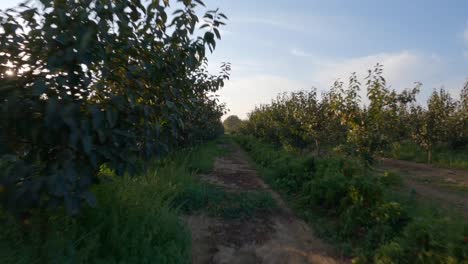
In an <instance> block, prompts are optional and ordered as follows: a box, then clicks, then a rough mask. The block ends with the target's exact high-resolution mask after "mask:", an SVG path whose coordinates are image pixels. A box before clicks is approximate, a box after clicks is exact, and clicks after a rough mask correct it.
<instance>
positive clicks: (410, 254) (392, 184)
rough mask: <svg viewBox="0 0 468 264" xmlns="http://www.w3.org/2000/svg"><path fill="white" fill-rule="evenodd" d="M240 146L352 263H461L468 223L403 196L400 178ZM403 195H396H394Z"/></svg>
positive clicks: (253, 142)
mask: <svg viewBox="0 0 468 264" xmlns="http://www.w3.org/2000/svg"><path fill="white" fill-rule="evenodd" d="M236 141H237V142H238V143H239V144H240V145H241V146H242V147H243V148H244V149H245V150H246V151H247V152H249V154H250V156H251V157H252V159H253V160H254V161H255V163H256V164H257V167H258V168H259V171H260V174H261V175H262V176H263V177H264V178H265V180H266V181H267V182H268V183H269V184H270V186H272V187H273V188H274V189H276V190H277V191H278V192H279V193H280V194H281V195H283V196H284V197H285V200H286V201H287V202H288V203H289V204H290V205H291V207H292V208H293V209H294V210H295V212H296V213H297V214H298V215H299V216H301V217H302V218H304V219H305V220H306V221H308V222H309V223H311V224H312V225H313V226H314V229H315V231H316V232H317V233H318V234H319V235H321V236H322V237H323V238H324V239H326V240H328V241H329V242H331V243H333V244H335V246H336V247H337V248H338V249H340V250H341V251H342V252H343V253H344V254H345V255H351V256H354V262H353V263H382V264H383V263H389V264H390V263H464V262H463V261H465V260H466V259H468V243H467V242H466V239H467V237H468V226H467V225H466V223H465V222H464V220H463V219H462V218H461V216H459V215H457V214H456V213H455V212H451V211H447V210H442V209H439V208H436V207H435V205H434V204H427V205H426V204H424V203H420V202H419V201H417V200H416V199H414V197H412V196H411V195H412V194H411V193H409V194H408V193H404V192H402V187H401V182H402V180H401V176H399V175H397V174H395V173H387V174H385V173H384V174H383V175H376V174H375V172H373V171H370V170H369V169H367V168H366V166H364V164H361V163H360V162H359V161H358V160H355V159H353V158H352V157H339V156H329V157H326V158H316V159H314V158H311V157H307V156H306V157H305V156H300V155H297V154H294V153H289V152H286V151H284V150H281V149H277V148H275V147H273V146H271V145H268V144H265V143H260V142H259V141H258V140H257V139H255V138H252V137H248V136H237V137H236ZM395 190H399V191H395Z"/></svg>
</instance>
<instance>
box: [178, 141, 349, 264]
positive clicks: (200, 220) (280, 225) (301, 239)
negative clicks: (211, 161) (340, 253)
mask: <svg viewBox="0 0 468 264" xmlns="http://www.w3.org/2000/svg"><path fill="white" fill-rule="evenodd" d="M229 147H230V148H232V152H231V153H230V154H228V155H227V156H225V157H220V158H218V159H217V160H216V162H215V166H214V170H213V172H212V173H210V174H209V175H202V176H201V177H202V179H203V180H205V181H208V182H210V183H213V184H217V185H220V186H223V187H225V188H226V189H227V190H228V191H232V192H238V191H255V190H263V191H268V192H270V193H271V194H272V196H273V197H274V199H275V200H276V202H277V203H278V206H279V209H278V210H277V212H275V213H271V214H268V215H265V214H264V215H256V216H252V217H250V218H248V219H222V218H214V217H209V216H206V215H194V216H187V217H186V221H187V223H188V225H189V227H190V229H191V231H192V248H193V253H192V255H193V257H192V261H193V263H195V264H202V263H215V264H224V263H226V264H228V263H229V264H231V263H232V264H234V263H239V264H241V263H242V264H251V263H252V264H253V263H271V264H283V263H284V264H286V263H291V264H296V263H298V264H300V263H317V264H328V263H347V262H348V261H347V260H346V259H345V258H342V257H337V255H336V254H334V252H333V250H332V249H331V247H330V246H328V245H326V244H325V243H324V242H322V241H321V240H319V239H318V238H316V237H315V236H314V233H313V231H312V230H311V229H310V227H309V226H308V225H307V224H306V223H305V222H303V221H302V220H300V219H298V218H296V217H295V216H294V215H293V213H292V212H291V210H290V209H289V208H287V207H286V205H285V203H284V201H283V200H282V199H281V197H280V196H279V195H278V194H277V193H275V192H274V191H272V190H271V189H270V188H269V187H268V186H267V185H266V184H265V183H264V182H263V181H262V180H261V179H260V178H259V177H258V175H257V174H256V171H255V170H254V169H252V167H251V166H250V165H249V162H248V161H247V158H246V156H245V154H244V153H243V152H242V151H241V150H240V148H239V147H237V146H233V145H230V146H229Z"/></svg>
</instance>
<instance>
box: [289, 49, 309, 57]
mask: <svg viewBox="0 0 468 264" xmlns="http://www.w3.org/2000/svg"><path fill="white" fill-rule="evenodd" d="M289 53H290V54H291V55H293V56H296V57H312V54H310V53H307V52H305V51H303V50H300V49H296V48H294V49H291V50H290V51H289Z"/></svg>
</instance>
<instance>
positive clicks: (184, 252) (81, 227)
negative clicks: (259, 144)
mask: <svg viewBox="0 0 468 264" xmlns="http://www.w3.org/2000/svg"><path fill="white" fill-rule="evenodd" d="M107 173H108V174H111V173H110V172H109V171H108V170H107V171H106V174H107ZM192 177H193V176H192V175H191V174H190V172H189V169H188V166H187V165H186V164H184V163H181V162H179V161H174V160H167V161H165V165H163V166H161V163H160V162H156V163H154V164H149V165H148V170H147V171H146V172H145V173H143V174H142V175H139V177H128V176H126V177H113V178H111V179H110V180H109V181H108V182H107V183H106V184H101V185H98V186H95V187H94V188H93V191H94V192H95V193H96V198H97V203H98V205H99V210H96V209H93V208H84V209H83V210H82V212H81V214H80V215H79V216H78V217H74V218H72V217H70V216H67V215H66V214H65V212H64V211H63V210H47V211H40V210H34V211H33V212H32V215H31V216H30V217H28V219H27V220H25V221H24V222H22V223H18V222H17V221H16V219H14V218H13V217H11V216H10V215H9V214H6V213H5V212H4V211H0V221H1V225H2V228H1V231H0V262H1V263H37V262H39V263H70V262H71V263H188V262H189V261H188V260H189V259H190V254H191V252H190V233H189V230H188V229H187V228H186V227H185V226H184V224H183V223H182V222H181V220H180V219H179V218H178V215H177V214H176V211H175V210H174V209H173V208H172V204H173V198H174V197H175V196H177V195H178V194H180V193H182V192H184V191H185V189H186V188H187V186H188V185H189V184H190V182H191V181H192ZM42 210H44V209H42Z"/></svg>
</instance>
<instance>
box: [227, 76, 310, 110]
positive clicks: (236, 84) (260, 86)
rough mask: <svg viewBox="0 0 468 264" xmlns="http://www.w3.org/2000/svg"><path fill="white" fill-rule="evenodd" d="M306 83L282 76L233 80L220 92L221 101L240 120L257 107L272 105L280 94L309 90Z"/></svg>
mask: <svg viewBox="0 0 468 264" xmlns="http://www.w3.org/2000/svg"><path fill="white" fill-rule="evenodd" d="M307 87H308V86H307V84H306V83H302V82H298V81H294V80H291V79H288V78H285V77H281V76H273V75H255V76H252V77H246V78H238V79H232V80H231V81H229V82H227V83H226V86H225V87H224V88H223V89H221V90H220V92H219V95H220V100H221V101H222V102H225V103H226V104H227V107H228V108H229V110H230V112H229V113H228V114H227V115H231V114H235V115H238V116H239V117H240V118H246V117H247V113H248V112H250V111H252V110H253V109H254V107H255V106H257V105H260V104H267V103H270V102H271V100H272V99H273V98H275V97H276V96H277V95H278V94H279V93H282V92H287V91H295V90H300V89H304V88H307Z"/></svg>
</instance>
